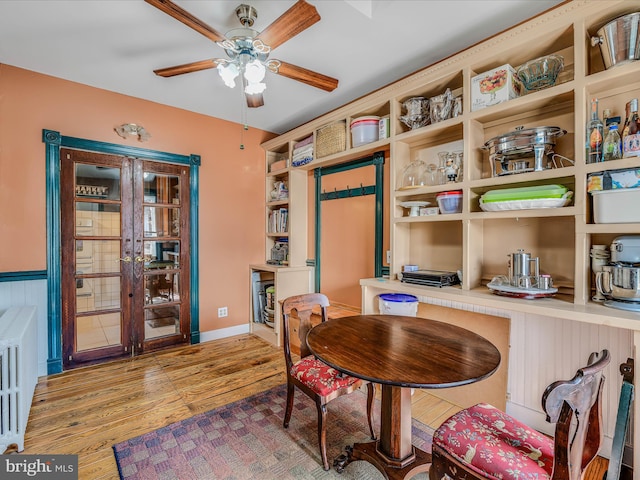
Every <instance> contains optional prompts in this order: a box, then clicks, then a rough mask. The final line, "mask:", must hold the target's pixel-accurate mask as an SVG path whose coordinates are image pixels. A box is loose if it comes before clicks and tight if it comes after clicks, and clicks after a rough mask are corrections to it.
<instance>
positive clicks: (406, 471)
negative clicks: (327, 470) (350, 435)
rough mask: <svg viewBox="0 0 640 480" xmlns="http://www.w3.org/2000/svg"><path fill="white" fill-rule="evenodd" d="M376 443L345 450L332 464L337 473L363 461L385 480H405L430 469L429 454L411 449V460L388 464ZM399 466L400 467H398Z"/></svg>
mask: <svg viewBox="0 0 640 480" xmlns="http://www.w3.org/2000/svg"><path fill="white" fill-rule="evenodd" d="M377 445H378V442H377V441H376V442H367V443H356V444H354V445H353V447H351V446H348V447H346V448H345V450H346V452H347V453H346V454H345V455H340V456H339V457H338V458H336V459H335V460H334V462H333V466H334V467H335V469H336V471H337V472H338V473H342V472H343V471H344V469H345V468H346V467H347V465H349V464H350V463H351V462H355V461H356V460H364V461H366V462H369V463H370V464H372V465H373V466H374V467H376V468H377V469H378V470H380V472H381V473H382V475H384V478H386V479H387V480H405V479H408V478H411V477H413V476H414V475H417V474H418V473H420V472H428V471H429V468H430V467H431V454H430V453H427V452H425V451H423V450H420V449H419V448H416V447H413V451H414V453H413V455H412V456H413V459H411V458H408V459H405V460H404V461H402V462H393V463H394V464H396V465H394V464H392V463H389V459H388V458H387V457H386V456H385V455H382V454H381V453H380V452H378V448H377ZM398 464H399V465H401V466H398Z"/></svg>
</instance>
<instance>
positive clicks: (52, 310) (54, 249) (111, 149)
mask: <svg viewBox="0 0 640 480" xmlns="http://www.w3.org/2000/svg"><path fill="white" fill-rule="evenodd" d="M42 141H43V143H44V144H45V152H46V201H47V298H48V304H49V311H48V313H47V324H48V330H49V336H48V357H47V373H48V374H53V373H60V372H61V371H62V315H61V312H62V265H61V260H60V259H61V248H62V239H61V225H60V149H61V148H71V149H76V150H87V151H91V152H97V153H104V154H110V155H123V156H127V157H135V158H144V159H146V160H153V161H156V162H167V163H174V164H179V165H189V167H190V185H189V190H190V194H189V197H190V205H191V210H190V223H191V224H190V228H191V243H190V246H189V247H190V251H189V255H190V261H191V276H190V281H191V286H190V288H191V290H190V296H191V303H190V305H189V308H190V312H191V343H199V342H200V307H199V292H200V287H199V263H198V262H199V251H198V244H199V242H198V232H199V230H198V212H199V204H198V201H199V178H200V172H199V167H200V156H199V155H178V154H174V153H166V152H160V151H157V150H147V149H145V148H139V147H129V146H126V145H118V144H115V143H106V142H97V141H94V140H86V139H83V138H74V137H65V136H63V135H60V132H56V131H53V130H46V129H43V130H42Z"/></svg>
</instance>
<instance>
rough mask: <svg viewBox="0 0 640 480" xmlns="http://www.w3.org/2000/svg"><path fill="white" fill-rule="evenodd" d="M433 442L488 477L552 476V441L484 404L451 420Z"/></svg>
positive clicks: (475, 406)
mask: <svg viewBox="0 0 640 480" xmlns="http://www.w3.org/2000/svg"><path fill="white" fill-rule="evenodd" d="M433 443H434V444H437V445H439V446H440V447H441V448H442V449H443V450H445V451H446V452H448V453H449V454H450V455H451V456H453V457H455V458H457V459H458V460H459V461H460V462H462V463H463V464H465V465H466V466H467V467H469V468H471V469H472V470H474V471H475V472H477V473H478V474H480V475H482V476H484V477H487V478H497V479H508V478H518V479H539V480H543V479H547V478H550V477H551V470H552V468H553V439H551V438H549V437H547V436H545V435H543V434H541V433H539V432H537V431H536V430H533V429H531V428H529V427H527V426H526V425H525V424H523V423H521V422H519V421H518V420H516V419H514V418H512V417H510V416H509V415H507V414H506V413H504V412H502V411H500V410H498V409H497V408H495V407H493V406H492V405H488V404H486V403H479V404H477V405H474V406H473V407H471V408H468V409H465V410H462V411H460V412H458V413H457V414H455V415H453V416H452V417H450V418H449V419H448V420H447V421H446V422H444V423H443V424H442V425H441V426H440V427H439V428H438V429H437V430H436V432H435V433H434V435H433Z"/></svg>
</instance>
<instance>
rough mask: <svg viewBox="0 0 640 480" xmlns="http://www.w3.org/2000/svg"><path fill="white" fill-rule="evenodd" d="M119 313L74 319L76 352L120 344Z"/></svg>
mask: <svg viewBox="0 0 640 480" xmlns="http://www.w3.org/2000/svg"><path fill="white" fill-rule="evenodd" d="M120 325H121V319H120V313H119V312H115V313H105V314H100V315H88V316H86V317H77V318H76V345H77V351H83V350H91V349H93V348H102V347H105V346H112V345H120V344H121V343H122V334H121V328H120Z"/></svg>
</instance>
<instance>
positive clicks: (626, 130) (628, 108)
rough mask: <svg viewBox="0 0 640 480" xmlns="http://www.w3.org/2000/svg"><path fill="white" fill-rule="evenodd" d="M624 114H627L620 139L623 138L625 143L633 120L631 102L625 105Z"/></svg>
mask: <svg viewBox="0 0 640 480" xmlns="http://www.w3.org/2000/svg"><path fill="white" fill-rule="evenodd" d="M624 113H625V117H624V125H623V126H622V128H621V129H620V138H622V139H623V141H624V137H626V136H627V135H628V134H629V119H630V118H631V102H627V104H626V105H625V107H624Z"/></svg>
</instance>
